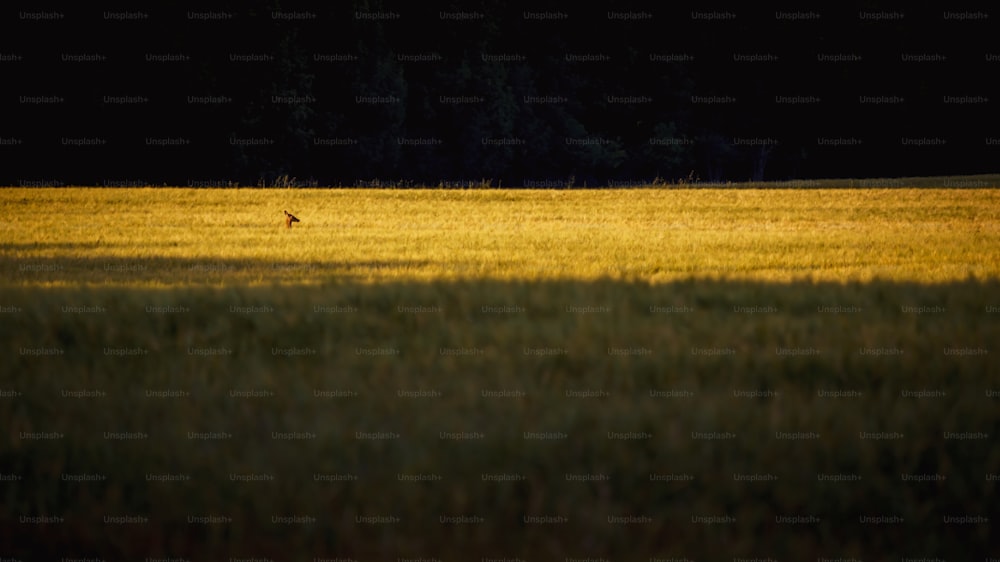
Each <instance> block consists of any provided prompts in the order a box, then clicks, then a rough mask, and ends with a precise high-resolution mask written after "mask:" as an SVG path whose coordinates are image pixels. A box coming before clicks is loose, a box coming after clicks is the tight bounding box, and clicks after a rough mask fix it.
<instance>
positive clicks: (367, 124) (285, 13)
mask: <svg viewBox="0 0 1000 562" xmlns="http://www.w3.org/2000/svg"><path fill="white" fill-rule="evenodd" d="M137 6H138V5H137ZM3 19H4V20H6V21H5V24H4V27H5V28H6V29H8V33H5V34H3V38H2V39H0V72H2V75H3V76H4V84H5V87H4V89H3V94H2V96H0V100H2V102H0V111H2V112H3V118H2V121H0V158H2V162H3V166H2V169H0V184H2V185H39V184H55V185H129V184H154V185H161V184H168V185H229V184H234V183H239V184H240V185H258V184H260V183H262V182H263V183H266V184H271V183H274V182H276V181H279V180H278V178H282V177H283V176H285V177H290V178H296V180H297V181H298V182H300V183H303V184H308V185H371V184H372V183H374V182H389V183H397V184H398V183H400V182H402V183H407V182H409V183H417V184H430V185H439V184H442V183H444V184H446V185H464V184H468V183H470V182H471V183H480V182H482V181H483V180H486V181H488V182H491V183H492V185H494V186H495V185H502V186H522V185H535V186H566V185H575V186H583V185H588V186H596V185H609V184H611V185H615V184H622V183H640V182H649V181H653V180H655V179H660V180H665V181H677V180H680V179H684V180H691V181H696V180H702V181H744V180H786V179H808V178H829V177H897V176H916V175H951V174H973V173H989V172H995V171H996V170H997V166H996V165H995V162H996V158H997V155H998V152H1000V146H998V145H1000V140H997V139H998V138H1000V122H998V119H997V117H996V114H997V113H1000V112H997V111H996V109H995V106H996V100H997V99H1000V98H998V97H997V95H996V90H997V88H998V87H1000V86H998V84H1000V81H998V80H997V76H1000V48H997V47H996V44H995V42H994V40H995V37H996V36H997V33H996V31H997V25H996V24H997V20H998V19H1000V18H998V16H997V15H996V14H993V13H991V12H989V11H982V10H968V9H965V8H964V7H961V6H950V5H947V4H931V3H922V4H918V3H911V4H907V5H905V6H903V5H902V4H900V5H889V4H888V3H884V2H865V3H861V4H852V5H844V6H841V7H838V8H835V9H808V8H802V7H795V8H791V9H785V8H778V9H775V8H774V7H773V6H770V7H756V6H751V5H750V4H747V5H746V7H742V8H735V9H734V8H719V7H692V6H691V5H675V4H668V3H646V4H641V3H630V4H627V5H619V4H615V5H613V6H612V5H596V6H594V7H585V6H583V5H582V4H575V5H573V4H564V5H549V4H533V5H531V6H530V7H524V6H522V5H515V4H514V3H511V2H505V1H492V0H480V1H473V2H451V3H437V4H433V5H425V4H423V3H418V2H413V3H405V4H402V3H401V4H398V5H390V4H388V3H383V2H378V1H358V2H353V3H331V4H329V5H327V6H325V7H321V8H317V7H312V6H306V5H304V4H301V3H299V4H297V3H292V2H280V1H277V0H254V1H241V2H224V3H218V4H213V6H212V7H211V8H208V7H202V6H183V5H177V4H174V3H169V4H166V5H157V4H148V5H143V6H142V7H136V8H128V9H118V8H111V7H102V6H96V7H88V6H83V7H80V6H78V7H73V8H71V9H67V10H62V9H53V10H47V9H44V8H38V9H36V8H17V7H8V8H4V9H3Z"/></svg>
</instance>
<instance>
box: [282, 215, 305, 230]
mask: <svg viewBox="0 0 1000 562" xmlns="http://www.w3.org/2000/svg"><path fill="white" fill-rule="evenodd" d="M293 222H302V221H300V220H299V219H298V218H296V217H295V215H292V214H290V213H289V212H288V211H285V227H286V228H292V223H293Z"/></svg>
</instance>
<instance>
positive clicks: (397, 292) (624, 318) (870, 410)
mask: <svg viewBox="0 0 1000 562" xmlns="http://www.w3.org/2000/svg"><path fill="white" fill-rule="evenodd" d="M833 187H836V186H831V188H830V189H826V188H816V189H807V190H796V189H781V188H774V187H771V188H767V189H750V188H747V189H714V188H712V189H673V188H670V189H668V188H658V189H619V190H593V191H588V190H580V191H576V190H564V191H546V190H519V189H515V190H507V189H483V190H436V189H426V190H425V189H417V190H410V189H407V190H391V189H384V190H381V189H372V190H350V189H332V190H322V189H219V190H197V189H182V188H170V189H166V188H147V189H88V188H63V189H17V188H9V189H2V190H0V217H2V219H0V341H2V342H3V346H4V347H3V353H2V354H0V373H2V374H0V420H3V421H4V427H5V429H6V431H5V432H4V433H3V434H0V497H2V498H3V507H2V508H0V557H2V556H10V557H15V558H20V559H24V560H28V559H58V558H63V557H64V558H84V557H101V558H103V559H105V560H119V559H121V560H124V559H143V558H146V557H149V558H163V557H176V558H183V559H187V560H207V559H217V558H223V559H224V558H255V557H256V558H267V559H270V560H275V561H277V560H303V559H311V558H317V559H322V558H352V559H354V560H359V561H360V560H396V559H399V558H402V559H411V558H435V559H437V560H440V561H441V562H446V561H452V560H454V561H457V560H466V559H468V560H480V559H484V558H487V559H513V558H520V559H521V560H525V561H530V562H534V561H541V560H551V559H558V560H563V559H565V558H573V559H581V558H598V557H603V558H604V559H606V560H615V561H617V560H647V559H650V558H661V559H666V558H684V557H686V558H688V559H691V560H702V559H712V558H725V559H729V558H771V559H774V560H792V559H815V558H817V557H823V558H849V557H854V558H857V559H876V558H879V559H880V558H883V557H890V558H893V557H935V556H937V557H941V558H945V559H956V560H957V559H968V558H970V557H972V556H981V555H992V556H994V557H996V556H1000V552H998V551H997V550H995V548H996V547H995V546H994V545H995V540H991V537H992V536H993V535H995V533H992V532H991V525H992V524H993V522H995V521H997V520H998V519H997V518H998V517H1000V509H998V508H997V505H998V504H997V502H996V501H995V497H996V492H997V488H996V482H997V480H998V479H1000V448H998V447H996V446H995V442H996V436H997V435H1000V416H998V415H997V412H998V411H1000V410H998V406H1000V405H998V401H997V397H998V396H1000V362H998V360H997V353H998V350H997V348H996V344H997V342H1000V192H998V191H995V190H992V189H944V188H941V189H935V188H931V187H921V188H919V189H917V188H913V189H908V188H906V187H894V188H892V189H880V188H871V189H840V188H833ZM283 210H287V211H289V212H291V213H293V214H295V215H296V216H298V217H299V218H300V219H301V222H300V223H297V224H295V226H294V227H293V228H291V229H287V228H285V225H284V215H283V213H282V211H283ZM991 548H992V549H994V550H990V549H991Z"/></svg>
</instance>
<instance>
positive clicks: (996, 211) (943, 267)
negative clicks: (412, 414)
mask: <svg viewBox="0 0 1000 562" xmlns="http://www.w3.org/2000/svg"><path fill="white" fill-rule="evenodd" d="M0 209H2V213H3V222H2V223H0V228H2V234H3V246H2V247H0V251H2V258H3V261H2V262H0V263H2V266H3V267H4V269H3V271H2V274H3V280H4V283H5V284H8V285H9V284H15V285H22V286H44V285H78V284H83V285H92V284H99V285H124V286H131V287H135V286H178V285H226V284H230V285H232V284H240V285H260V284H271V283H280V284H310V285H314V284H323V283H327V282H338V281H344V280H351V281H360V282H379V281H404V280H408V281H409V280H412V281H416V280H422V281H428V280H456V279H498V280H528V281H531V280H556V279H576V280H592V279H599V278H611V279H618V280H630V281H642V282H650V283H660V282H669V281H676V280H680V279H691V278H710V279H730V280H752V281H766V282H778V281H780V282H787V281H797V280H815V281H832V282H838V283H843V282H849V281H870V280H873V279H881V280H891V281H917V282H948V281H954V280H960V279H968V278H975V279H988V278H996V277H997V276H998V275H1000V259H998V258H1000V244H998V242H1000V192H998V191H996V190H975V189H967V190H960V189H858V190H844V189H810V190H791V189H788V190H782V189H761V190H740V189H688V190H682V189H630V190H391V189H385V190H349V189H334V190H323V189H219V190H211V189H156V188H148V189H50V190H46V189H7V190H4V191H3V192H2V194H0ZM283 210H288V211H289V212H291V213H293V214H295V215H296V216H298V217H299V218H300V219H301V221H302V222H300V223H297V224H295V225H294V227H293V228H292V229H290V230H289V229H286V228H285V227H284V215H283V213H282V211H283ZM49 260H53V263H54V264H56V263H55V262H58V263H57V264H56V265H59V266H60V267H61V269H60V270H59V271H58V272H45V271H44V269H45V265H46V264H47V263H48V262H49ZM130 266H145V267H144V268H139V267H130Z"/></svg>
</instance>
